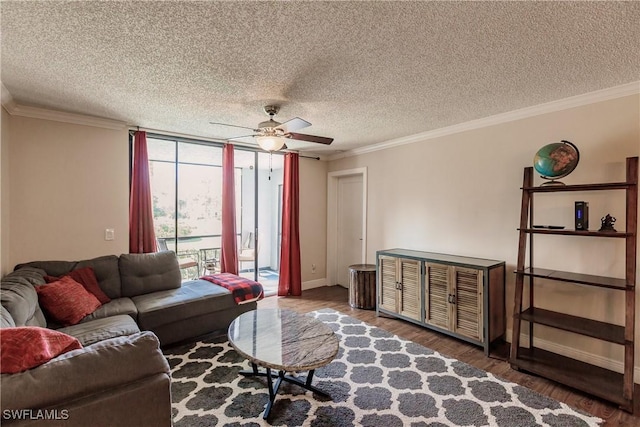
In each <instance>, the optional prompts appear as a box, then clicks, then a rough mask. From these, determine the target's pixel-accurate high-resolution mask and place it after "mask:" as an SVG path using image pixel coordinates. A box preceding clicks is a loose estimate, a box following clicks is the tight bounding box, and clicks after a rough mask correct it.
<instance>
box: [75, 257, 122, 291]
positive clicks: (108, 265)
mask: <svg viewBox="0 0 640 427" xmlns="http://www.w3.org/2000/svg"><path fill="white" fill-rule="evenodd" d="M84 267H91V268H93V272H94V273H95V275H96V279H98V283H99V284H100V289H102V290H103V291H104V293H105V294H107V295H108V296H109V298H120V297H121V296H122V291H121V286H122V285H121V282H120V270H119V267H118V257H117V256H115V255H105V256H101V257H97V258H92V259H87V260H84V261H80V262H78V263H77V264H76V266H75V267H74V270H75V269H78V268H84Z"/></svg>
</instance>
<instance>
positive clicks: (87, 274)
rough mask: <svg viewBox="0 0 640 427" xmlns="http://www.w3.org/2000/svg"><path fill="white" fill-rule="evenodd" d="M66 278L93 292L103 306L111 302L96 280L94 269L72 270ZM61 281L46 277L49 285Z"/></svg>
mask: <svg viewBox="0 0 640 427" xmlns="http://www.w3.org/2000/svg"><path fill="white" fill-rule="evenodd" d="M64 276H69V277H71V278H72V279H73V280H75V281H76V282H78V283H80V284H81V285H82V286H83V287H84V288H85V289H86V290H87V291H89V292H91V293H92V294H93V296H94V297H96V298H98V301H100V303H101V304H106V303H108V302H109V301H111V298H109V297H108V296H107V295H106V294H105V293H104V292H103V291H102V289H100V285H99V284H98V279H97V278H96V273H95V272H94V271H93V268H92V267H84V268H77V269H75V270H71V271H70V272H68V273H67V274H64ZM58 279H60V277H57V276H49V275H46V276H44V280H45V281H46V282H47V283H51V282H55V281H56V280H58Z"/></svg>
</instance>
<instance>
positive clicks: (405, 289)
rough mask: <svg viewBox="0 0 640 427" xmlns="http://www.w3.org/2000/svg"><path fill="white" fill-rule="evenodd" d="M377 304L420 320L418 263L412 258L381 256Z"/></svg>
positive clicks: (419, 270)
mask: <svg viewBox="0 0 640 427" xmlns="http://www.w3.org/2000/svg"><path fill="white" fill-rule="evenodd" d="M378 269H379V270H378V274H379V275H380V276H381V281H380V289H381V292H379V295H380V299H379V304H380V306H381V307H383V309H384V310H388V311H389V312H392V313H395V314H400V315H402V316H404V317H408V318H410V319H413V320H420V283H421V282H422V275H421V269H420V263H419V262H418V261H416V260H414V259H406V258H400V257H389V256H381V257H380V258H379V264H378Z"/></svg>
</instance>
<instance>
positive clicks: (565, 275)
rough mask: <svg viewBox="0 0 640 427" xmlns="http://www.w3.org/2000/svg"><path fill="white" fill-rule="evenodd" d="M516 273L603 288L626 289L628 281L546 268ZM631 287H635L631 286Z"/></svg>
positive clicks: (529, 269) (527, 269)
mask: <svg viewBox="0 0 640 427" xmlns="http://www.w3.org/2000/svg"><path fill="white" fill-rule="evenodd" d="M515 273H516V274H523V275H525V276H532V277H540V278H542V279H549V280H557V281H560V282H569V283H577V284H580V285H589V286H598V287H601V288H608V289H616V290H626V289H627V281H626V280H625V279H616V278H615V277H606V276H594V275H591V274H581V273H570V272H568V271H558V270H548V269H546V268H531V267H529V268H525V269H524V270H523V271H517V270H516V272H515ZM631 288H633V287H632V286H631Z"/></svg>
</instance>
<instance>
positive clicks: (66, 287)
mask: <svg viewBox="0 0 640 427" xmlns="http://www.w3.org/2000/svg"><path fill="white" fill-rule="evenodd" d="M36 292H38V302H39V303H40V305H41V306H42V308H44V309H45V311H46V312H47V313H49V315H50V316H51V317H52V318H53V320H55V321H56V322H58V323H60V324H61V325H63V326H70V325H75V324H76V323H78V322H79V321H81V320H82V319H83V318H84V317H85V316H87V315H89V314H91V313H93V312H94V311H96V309H97V308H98V307H100V305H101V304H100V301H98V299H97V298H96V297H95V296H93V294H91V293H89V291H87V290H86V289H85V288H84V287H83V286H82V285H81V284H80V283H78V282H76V281H75V280H73V279H72V278H71V277H69V276H63V277H61V278H60V280H57V281H55V282H52V283H50V284H48V285H43V286H36Z"/></svg>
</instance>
